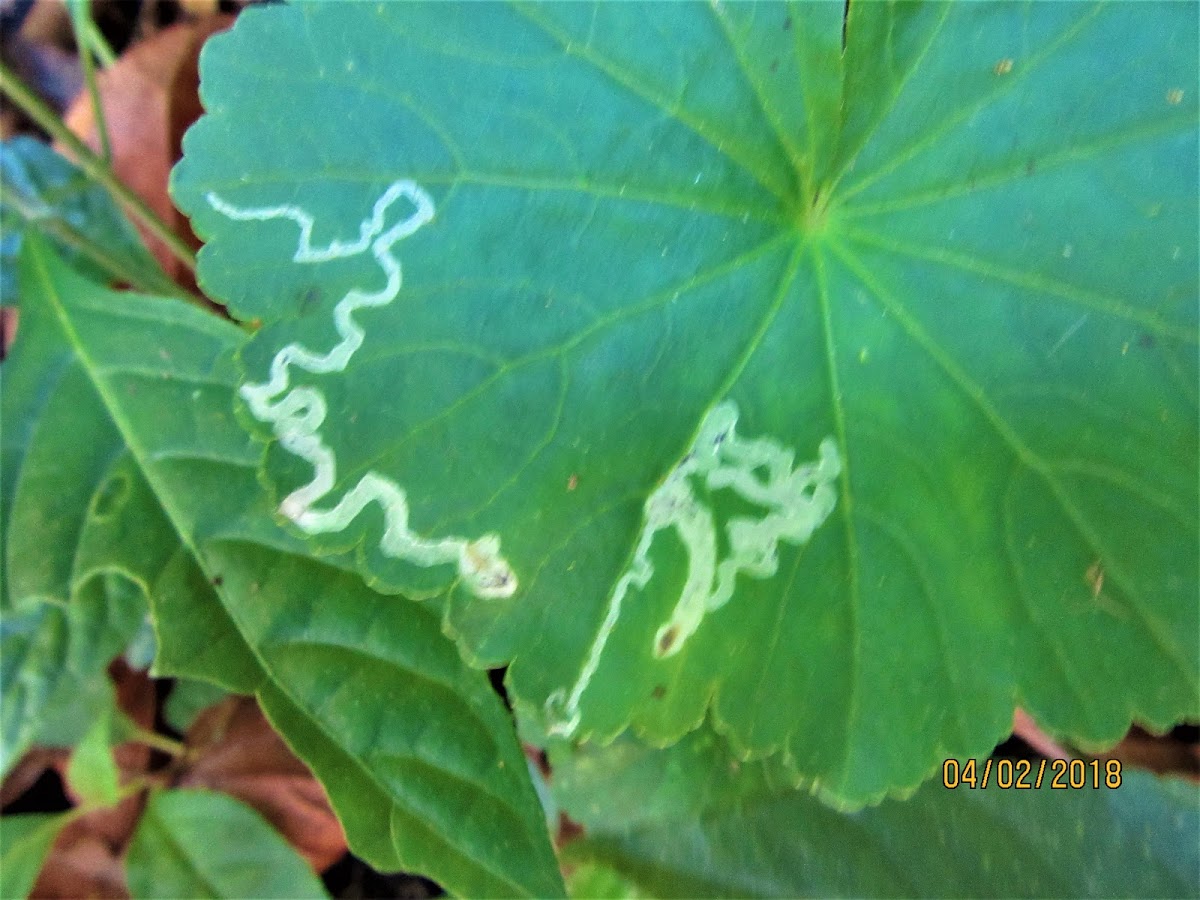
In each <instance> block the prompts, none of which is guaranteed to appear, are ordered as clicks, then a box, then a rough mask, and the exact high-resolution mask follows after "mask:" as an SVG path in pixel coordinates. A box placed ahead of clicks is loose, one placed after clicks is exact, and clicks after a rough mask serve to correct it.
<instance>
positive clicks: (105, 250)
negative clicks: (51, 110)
mask: <svg viewBox="0 0 1200 900" xmlns="http://www.w3.org/2000/svg"><path fill="white" fill-rule="evenodd" d="M28 229H33V230H35V231H39V232H41V233H42V234H45V235H46V236H48V237H49V238H51V240H52V241H53V242H54V244H55V246H56V247H57V248H58V250H59V252H61V253H63V254H64V255H66V256H67V258H68V259H70V260H71V261H72V263H73V264H75V265H76V266H78V267H80V268H82V269H86V270H87V271H88V274H90V275H92V276H93V277H95V278H96V279H97V280H98V281H104V282H113V281H125V282H130V283H132V284H134V285H135V286H136V287H138V288H140V289H142V290H158V291H165V292H167V293H174V292H176V291H177V290H178V289H177V288H176V287H175V286H174V284H173V283H172V282H171V280H170V279H169V278H167V277H166V276H165V275H164V274H163V272H162V270H161V269H160V268H159V267H158V264H157V263H156V262H155V261H154V257H152V256H151V255H150V253H149V251H148V250H147V249H146V248H145V246H144V245H143V244H142V241H141V239H140V238H139V237H138V234H137V232H136V231H135V230H134V228H133V226H132V225H130V224H129V222H128V220H126V218H125V217H124V216H123V215H122V214H121V211H120V210H119V209H117V207H116V205H115V204H114V203H113V201H112V198H111V197H110V196H109V195H108V193H107V192H106V191H105V190H104V188H103V187H101V186H100V185H98V184H96V183H95V182H93V181H91V180H90V179H88V177H87V176H86V175H84V173H83V172H81V171H80V170H79V169H78V168H76V167H75V166H74V165H72V164H71V163H70V162H68V161H67V160H65V159H63V157H61V156H59V155H58V154H57V153H55V152H54V151H53V150H52V149H50V147H48V146H47V145H46V144H44V143H43V142H42V141H39V140H35V139H33V138H31V137H27V136H18V137H15V138H13V139H12V140H9V141H3V142H0V304H3V305H5V306H9V305H13V304H14V303H15V302H16V299H17V274H16V273H17V255H18V252H19V251H20V248H21V238H22V236H23V234H24V233H25V231H26V230H28Z"/></svg>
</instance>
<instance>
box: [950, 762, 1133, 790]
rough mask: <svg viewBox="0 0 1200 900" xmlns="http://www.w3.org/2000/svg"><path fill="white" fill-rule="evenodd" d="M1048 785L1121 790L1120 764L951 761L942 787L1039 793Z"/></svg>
mask: <svg viewBox="0 0 1200 900" xmlns="http://www.w3.org/2000/svg"><path fill="white" fill-rule="evenodd" d="M1047 776H1049V778H1047ZM1043 783H1045V785H1046V786H1048V787H1050V788H1051V789H1055V790H1083V789H1085V788H1091V789H1092V790H1100V789H1101V788H1108V789H1109V790H1116V789H1117V788H1119V787H1120V786H1121V761H1120V760H1119V759H1109V760H1099V759H1092V760H1084V759H1042V760H1028V759H985V760H982V761H981V760H976V759H964V760H957V759H948V760H946V761H945V762H943V763H942V787H944V788H947V789H949V790H954V789H955V788H959V787H965V788H970V789H983V788H988V787H997V788H1000V789H1001V790H1010V789H1011V790H1038V789H1040V788H1041V787H1042V786H1043Z"/></svg>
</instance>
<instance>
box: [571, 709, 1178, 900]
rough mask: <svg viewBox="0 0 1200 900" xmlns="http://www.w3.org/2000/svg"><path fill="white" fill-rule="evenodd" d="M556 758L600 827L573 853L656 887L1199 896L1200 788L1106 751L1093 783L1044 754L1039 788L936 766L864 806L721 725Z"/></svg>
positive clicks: (726, 893) (745, 893)
mask: <svg viewBox="0 0 1200 900" xmlns="http://www.w3.org/2000/svg"><path fill="white" fill-rule="evenodd" d="M553 762H554V776H555V777H554V785H555V791H556V795H557V798H558V800H559V802H561V803H562V804H563V806H564V807H565V808H566V809H567V810H568V812H569V813H570V814H571V815H572V816H573V817H574V818H576V819H577V820H578V821H580V822H581V823H582V824H583V825H584V826H585V827H586V828H587V835H586V837H585V838H583V839H582V840H581V841H579V842H577V843H575V844H572V845H569V846H568V848H567V849H566V850H565V858H566V859H567V860H568V862H569V863H570V862H590V863H593V864H596V865H599V866H601V867H606V868H608V869H610V870H611V871H612V872H613V873H615V875H616V876H619V877H620V878H623V879H625V880H627V881H631V882H632V883H633V884H634V885H635V886H636V887H637V888H639V889H641V890H642V891H645V892H647V893H649V894H651V895H653V896H659V897H751V896H776V897H798V896H851V897H881V896H882V897H892V896H907V897H1054V896H1061V897H1186V896H1192V895H1194V894H1195V893H1196V891H1197V889H1198V888H1200V849H1198V848H1200V789H1197V787H1196V786H1195V785H1192V784H1189V783H1187V782H1183V781H1170V780H1165V779H1164V780H1159V779H1158V778H1156V777H1154V776H1153V775H1150V774H1148V773H1146V772H1140V771H1137V770H1131V769H1128V768H1126V769H1124V770H1117V773H1116V774H1115V775H1113V783H1118V784H1119V786H1118V787H1116V788H1115V789H1113V788H1109V787H1107V786H1105V781H1104V779H1106V778H1108V777H1110V774H1112V773H1110V772H1109V771H1107V770H1106V768H1105V763H1103V762H1101V763H1100V764H1099V766H1100V768H1099V778H1100V779H1101V781H1100V784H1101V787H1100V788H1099V789H1097V788H1095V787H1094V785H1093V769H1092V768H1091V767H1090V765H1089V766H1088V767H1087V768H1085V769H1083V770H1082V773H1083V775H1084V780H1086V782H1087V785H1086V787H1085V788H1084V789H1082V790H1069V789H1068V790H1058V789H1053V788H1051V784H1052V782H1053V774H1052V771H1051V770H1050V769H1047V770H1046V773H1045V775H1044V778H1043V780H1042V783H1041V787H1040V788H1035V787H1033V785H1034V784H1035V783H1036V779H1037V774H1038V763H1037V762H1033V763H1032V764H1031V768H1030V770H1029V771H1028V773H1026V774H1027V778H1026V782H1027V783H1028V784H1029V785H1030V787H1029V789H1021V790H1018V789H1015V788H1013V789H1008V790H1004V789H1001V788H999V787H997V786H996V783H995V781H993V782H992V783H991V785H990V786H989V787H987V788H986V789H981V790H971V789H969V788H967V787H966V786H965V785H960V786H959V787H958V788H956V789H954V790H947V789H946V788H945V787H943V786H942V784H941V783H940V781H939V780H935V781H934V782H932V783H930V784H927V785H925V786H924V787H922V788H921V789H920V790H919V791H917V793H916V794H915V795H914V796H913V797H912V798H910V799H908V800H906V801H897V800H886V801H884V802H883V803H882V804H881V805H880V806H878V807H875V808H872V809H866V810H862V811H860V812H856V813H839V812H835V811H833V810H830V809H829V808H827V807H826V806H824V805H823V804H821V803H819V802H817V801H816V800H815V799H814V798H813V797H811V796H808V795H806V794H803V793H799V792H795V791H791V790H788V789H787V787H786V786H785V785H780V784H779V781H778V775H779V772H778V771H773V770H777V767H773V766H771V765H763V764H761V763H747V764H744V765H743V764H740V763H738V762H737V761H736V760H735V759H734V758H733V757H732V756H731V755H730V754H729V752H728V749H727V748H726V747H725V746H724V745H723V743H722V742H721V741H720V740H719V739H717V738H715V737H714V735H713V734H712V733H711V732H710V731H708V730H706V729H702V730H700V731H698V732H696V733H695V734H694V735H690V736H689V737H688V738H686V739H685V740H684V741H682V742H681V743H679V744H678V745H676V746H675V747H672V748H671V749H669V750H663V751H656V750H652V749H650V748H647V747H645V746H643V745H639V744H638V743H636V742H635V741H632V740H621V741H618V742H617V743H615V744H613V745H612V746H610V747H607V748H594V747H587V748H585V749H583V750H582V751H580V752H578V753H571V752H570V751H568V750H566V749H565V748H559V752H558V753H555V754H553ZM1009 762H1010V763H1011V762H1012V761H1011V760H1010V761H1009ZM1077 762H1078V764H1079V765H1083V761H1082V760H1078V761H1077ZM997 771H998V770H993V772H992V778H993V779H995V778H996V777H997ZM1021 772H1022V770H1021V769H1016V770H1015V772H1014V771H1010V772H1009V776H1011V777H1008V780H1007V783H1008V784H1010V785H1012V784H1014V783H1016V777H1017V775H1019V774H1020V773H1021ZM1001 777H1002V778H1003V777H1006V776H1003V775H1002V776H1001ZM1078 782H1079V779H1076V783H1078ZM1068 783H1069V782H1068V779H1067V778H1065V777H1064V779H1063V784H1068Z"/></svg>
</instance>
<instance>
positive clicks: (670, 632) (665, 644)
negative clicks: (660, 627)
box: [658, 625, 679, 656]
mask: <svg viewBox="0 0 1200 900" xmlns="http://www.w3.org/2000/svg"><path fill="white" fill-rule="evenodd" d="M677 637H679V629H678V628H676V627H675V626H674V625H672V626H671V627H670V628H668V629H667V630H666V631H664V632H663V633H662V637H660V638H659V639H658V655H659V656H666V655H667V653H668V652H670V650H671V648H672V647H674V646H675V638H677Z"/></svg>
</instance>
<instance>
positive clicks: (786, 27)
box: [783, 16, 792, 31]
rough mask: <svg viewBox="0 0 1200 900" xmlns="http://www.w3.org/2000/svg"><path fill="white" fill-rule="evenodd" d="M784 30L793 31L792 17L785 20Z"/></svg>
mask: <svg viewBox="0 0 1200 900" xmlns="http://www.w3.org/2000/svg"><path fill="white" fill-rule="evenodd" d="M783 30H784V31H791V30H792V17H791V16H788V17H787V18H785V19H784V20H783Z"/></svg>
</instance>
